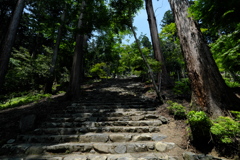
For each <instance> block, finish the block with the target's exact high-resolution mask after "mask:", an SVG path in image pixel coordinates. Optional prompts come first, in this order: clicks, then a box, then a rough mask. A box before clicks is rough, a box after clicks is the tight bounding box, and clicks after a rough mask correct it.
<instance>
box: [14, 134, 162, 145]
mask: <svg viewBox="0 0 240 160" xmlns="http://www.w3.org/2000/svg"><path fill="white" fill-rule="evenodd" d="M166 137H167V136H166V135H161V134H159V133H142V134H139V133H87V134H83V135H19V136H18V138H17V140H18V142H24V143H26V142H28V143H48V142H51V143H63V142H83V143H91V142H106V143H112V142H113V143H114V142H130V141H133V142H138V141H160V140H162V139H165V138H166Z"/></svg>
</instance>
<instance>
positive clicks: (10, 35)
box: [0, 0, 25, 91]
mask: <svg viewBox="0 0 240 160" xmlns="http://www.w3.org/2000/svg"><path fill="white" fill-rule="evenodd" d="M24 2H25V1H24V0H18V1H17V4H16V8H15V11H14V13H13V17H12V20H11V22H10V25H9V28H8V32H7V36H6V38H5V40H4V43H3V46H1V50H0V54H1V55H0V91H1V90H2V87H3V84H4V79H5V76H6V74H7V69H8V64H9V60H10V57H11V51H12V47H13V44H14V41H15V37H16V34H17V29H18V25H19V22H20V19H21V15H22V12H23V8H24Z"/></svg>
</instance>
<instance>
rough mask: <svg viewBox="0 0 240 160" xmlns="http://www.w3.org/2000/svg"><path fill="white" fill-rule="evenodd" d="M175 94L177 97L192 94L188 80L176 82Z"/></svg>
mask: <svg viewBox="0 0 240 160" xmlns="http://www.w3.org/2000/svg"><path fill="white" fill-rule="evenodd" d="M173 92H174V94H176V95H187V94H190V92H191V88H190V82H189V79H188V78H182V79H181V81H176V82H175V85H174V88H173Z"/></svg>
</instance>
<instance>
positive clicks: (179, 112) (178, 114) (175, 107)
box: [167, 101, 186, 119]
mask: <svg viewBox="0 0 240 160" xmlns="http://www.w3.org/2000/svg"><path fill="white" fill-rule="evenodd" d="M167 104H168V105H169V107H167V109H168V110H169V113H170V114H172V115H174V118H176V119H185V118H186V109H185V107H184V106H182V105H181V104H178V103H176V102H173V101H167Z"/></svg>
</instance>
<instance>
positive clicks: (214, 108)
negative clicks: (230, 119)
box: [169, 0, 239, 118]
mask: <svg viewBox="0 0 240 160" xmlns="http://www.w3.org/2000/svg"><path fill="white" fill-rule="evenodd" d="M169 3H170V6H171V8H172V11H173V13H174V15H175V22H176V26H177V30H178V36H179V38H180V43H181V47H182V50H183V53H184V59H185V62H186V65H187V70H188V76H189V79H190V82H191V87H192V104H195V106H200V107H201V109H202V110H204V111H206V112H207V113H208V114H209V115H211V116H212V117H214V118H215V117H218V116H221V115H224V114H226V112H225V111H226V109H234V110H239V108H237V107H239V106H237V105H236V106H234V105H235V104H236V102H239V99H237V97H236V96H235V95H234V94H233V93H232V92H231V91H230V89H229V87H227V85H226V84H225V82H224V80H223V78H222V76H221V74H220V72H219V70H218V68H217V65H216V63H215V61H214V59H213V57H212V55H211V52H210V50H209V47H208V46H207V44H206V43H205V42H204V39H203V35H202V33H201V31H200V30H199V28H198V25H197V23H196V22H195V21H194V20H193V19H192V18H191V17H189V15H188V6H189V2H188V0H169ZM234 107H236V108H234Z"/></svg>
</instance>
